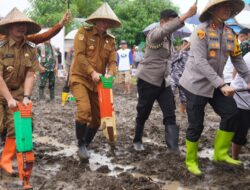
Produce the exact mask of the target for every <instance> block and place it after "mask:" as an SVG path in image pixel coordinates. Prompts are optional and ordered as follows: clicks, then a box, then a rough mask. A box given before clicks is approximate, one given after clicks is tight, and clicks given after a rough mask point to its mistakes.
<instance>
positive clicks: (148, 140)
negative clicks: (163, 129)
mask: <svg viewBox="0 0 250 190" xmlns="http://www.w3.org/2000/svg"><path fill="white" fill-rule="evenodd" d="M143 142H144V143H148V144H151V145H155V146H160V147H166V144H164V143H158V142H155V141H153V140H152V139H150V138H147V137H143Z"/></svg>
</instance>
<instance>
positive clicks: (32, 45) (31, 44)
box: [26, 41, 36, 48]
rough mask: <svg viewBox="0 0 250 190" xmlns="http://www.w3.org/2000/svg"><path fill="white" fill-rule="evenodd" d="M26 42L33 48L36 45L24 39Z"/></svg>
mask: <svg viewBox="0 0 250 190" xmlns="http://www.w3.org/2000/svg"><path fill="white" fill-rule="evenodd" d="M26 44H28V45H29V46H31V47H33V48H35V47H36V44H34V43H33V42H30V41H26Z"/></svg>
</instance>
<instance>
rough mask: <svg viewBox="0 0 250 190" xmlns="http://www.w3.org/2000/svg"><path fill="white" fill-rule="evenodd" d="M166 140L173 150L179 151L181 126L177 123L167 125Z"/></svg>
mask: <svg viewBox="0 0 250 190" xmlns="http://www.w3.org/2000/svg"><path fill="white" fill-rule="evenodd" d="M165 140H166V144H167V145H168V147H169V148H170V150H171V151H173V152H178V151H179V145H178V143H179V127H178V126H177V125H165Z"/></svg>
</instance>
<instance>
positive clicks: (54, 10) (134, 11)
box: [26, 0, 178, 45]
mask: <svg viewBox="0 0 250 190" xmlns="http://www.w3.org/2000/svg"><path fill="white" fill-rule="evenodd" d="M28 1H29V2H30V4H31V7H32V8H31V9H30V10H28V11H26V12H27V13H28V15H29V16H30V17H31V18H32V19H33V20H35V21H36V22H38V23H39V24H41V25H42V26H44V27H51V26H52V25H54V24H55V23H57V22H58V21H59V20H60V19H61V17H62V15H63V13H64V12H65V11H66V10H67V0H28ZM70 2H71V4H70V10H71V12H72V15H73V17H78V18H87V17H88V16H89V15H90V14H91V13H93V12H94V11H95V10H96V9H97V8H98V7H99V6H100V5H101V4H102V3H103V0H70ZM106 2H108V3H109V5H110V6H111V8H112V9H113V10H114V12H115V13H116V15H117V16H118V18H119V19H120V20H121V22H122V27H121V28H119V29H116V30H113V31H112V32H113V33H114V34H115V36H116V39H117V42H118V43H119V42H120V40H121V39H125V40H126V41H128V43H129V44H130V45H132V44H139V43H140V42H141V41H144V40H145V36H144V34H143V33H142V30H143V29H144V28H145V27H146V26H148V25H149V24H151V23H153V22H158V21H159V18H160V12H161V11H162V10H164V9H167V8H169V9H174V10H178V8H177V7H176V6H174V5H173V3H171V2H170V0H106ZM78 26H79V24H76V23H74V22H73V23H72V24H71V25H70V26H68V27H67V28H66V33H67V32H69V31H70V30H72V29H76V28H75V27H78Z"/></svg>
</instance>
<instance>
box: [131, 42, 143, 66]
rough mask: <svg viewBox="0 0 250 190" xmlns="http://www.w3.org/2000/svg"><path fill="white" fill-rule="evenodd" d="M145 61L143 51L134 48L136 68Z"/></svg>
mask: <svg viewBox="0 0 250 190" xmlns="http://www.w3.org/2000/svg"><path fill="white" fill-rule="evenodd" d="M143 59H144V53H143V52H142V50H139V49H138V46H135V48H134V56H133V62H134V67H135V68H137V67H138V65H139V63H140V62H141V61H142V60H143Z"/></svg>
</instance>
